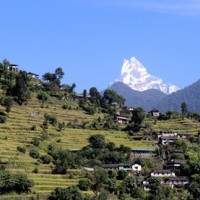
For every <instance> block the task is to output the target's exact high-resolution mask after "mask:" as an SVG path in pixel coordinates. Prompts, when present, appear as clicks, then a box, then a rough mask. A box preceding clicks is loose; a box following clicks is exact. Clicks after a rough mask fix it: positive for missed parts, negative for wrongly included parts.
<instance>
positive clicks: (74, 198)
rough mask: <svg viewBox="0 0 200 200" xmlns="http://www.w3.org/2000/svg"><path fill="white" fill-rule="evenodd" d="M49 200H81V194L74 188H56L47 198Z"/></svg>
mask: <svg viewBox="0 0 200 200" xmlns="http://www.w3.org/2000/svg"><path fill="white" fill-rule="evenodd" d="M48 199H49V200H58V199H59V200H83V199H84V198H83V196H82V194H81V193H80V192H79V190H78V188H77V187H76V186H71V187H68V188H66V189H65V188H56V189H55V190H54V191H53V192H52V193H51V195H50V196H49V198H48Z"/></svg>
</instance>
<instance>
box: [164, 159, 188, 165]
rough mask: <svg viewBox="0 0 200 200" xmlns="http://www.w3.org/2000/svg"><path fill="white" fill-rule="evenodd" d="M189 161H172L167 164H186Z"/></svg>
mask: <svg viewBox="0 0 200 200" xmlns="http://www.w3.org/2000/svg"><path fill="white" fill-rule="evenodd" d="M186 162H187V160H184V159H182V160H181V159H172V160H170V161H169V162H167V163H168V164H184V163H186Z"/></svg>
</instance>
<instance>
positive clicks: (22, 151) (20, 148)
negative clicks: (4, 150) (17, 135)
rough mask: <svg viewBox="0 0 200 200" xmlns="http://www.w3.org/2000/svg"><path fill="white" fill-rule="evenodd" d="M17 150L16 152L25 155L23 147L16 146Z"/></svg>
mask: <svg viewBox="0 0 200 200" xmlns="http://www.w3.org/2000/svg"><path fill="white" fill-rule="evenodd" d="M17 150H18V151H19V152H21V153H26V149H25V147H21V146H18V147H17Z"/></svg>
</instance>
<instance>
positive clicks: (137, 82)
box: [116, 57, 180, 94]
mask: <svg viewBox="0 0 200 200" xmlns="http://www.w3.org/2000/svg"><path fill="white" fill-rule="evenodd" d="M116 81H121V82H123V83H124V84H126V85H128V86H129V87H130V88H132V89H133V90H137V91H145V90H149V89H157V90H160V91H162V92H164V93H166V94H171V93H172V92H176V91H178V90H180V88H179V87H178V86H176V85H172V84H165V83H164V82H163V80H162V79H161V78H158V77H156V76H152V75H150V74H149V73H148V72H147V69H146V68H145V67H144V66H143V65H142V64H141V63H140V62H139V61H138V60H137V59H136V58H135V57H132V58H130V60H126V59H125V60H124V62H123V65H122V69H121V77H120V78H119V79H118V80H116Z"/></svg>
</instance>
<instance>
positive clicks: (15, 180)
mask: <svg viewBox="0 0 200 200" xmlns="http://www.w3.org/2000/svg"><path fill="white" fill-rule="evenodd" d="M32 186H33V182H32V181H30V180H29V179H28V178H27V176H26V175H25V174H11V173H10V172H8V171H0V194H6V193H10V192H17V193H28V192H30V190H31V187H32Z"/></svg>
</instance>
